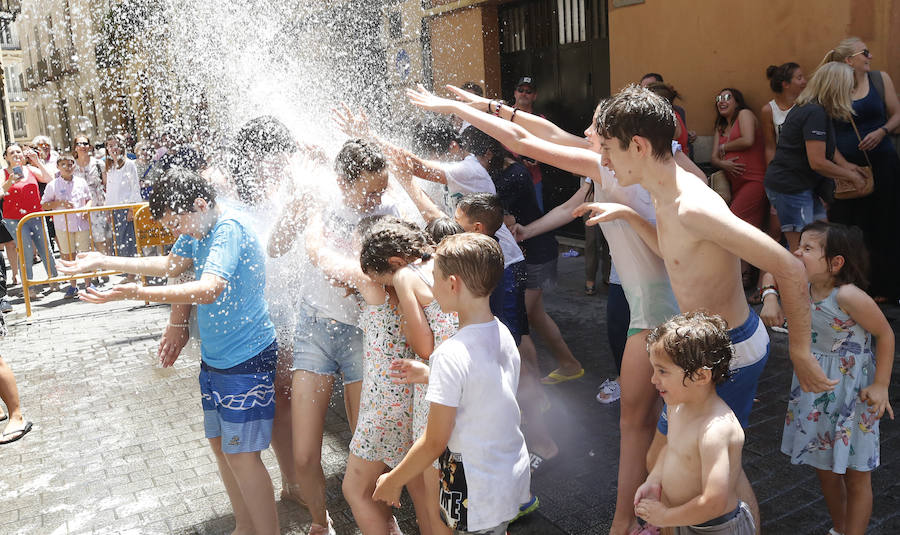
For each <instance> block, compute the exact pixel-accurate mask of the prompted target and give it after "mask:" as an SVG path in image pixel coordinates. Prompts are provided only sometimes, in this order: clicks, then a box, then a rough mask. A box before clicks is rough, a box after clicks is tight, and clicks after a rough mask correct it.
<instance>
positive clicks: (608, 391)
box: [597, 379, 622, 404]
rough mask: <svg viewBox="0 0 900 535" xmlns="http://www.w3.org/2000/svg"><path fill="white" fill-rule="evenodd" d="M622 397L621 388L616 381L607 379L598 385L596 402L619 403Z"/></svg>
mask: <svg viewBox="0 0 900 535" xmlns="http://www.w3.org/2000/svg"><path fill="white" fill-rule="evenodd" d="M621 397H622V388H621V387H620V386H619V382H618V381H612V380H610V379H607V380H605V381H603V384H602V385H600V392H598V393H597V401H599V402H600V403H603V404H607V403H613V402H615V401H619V398H621Z"/></svg>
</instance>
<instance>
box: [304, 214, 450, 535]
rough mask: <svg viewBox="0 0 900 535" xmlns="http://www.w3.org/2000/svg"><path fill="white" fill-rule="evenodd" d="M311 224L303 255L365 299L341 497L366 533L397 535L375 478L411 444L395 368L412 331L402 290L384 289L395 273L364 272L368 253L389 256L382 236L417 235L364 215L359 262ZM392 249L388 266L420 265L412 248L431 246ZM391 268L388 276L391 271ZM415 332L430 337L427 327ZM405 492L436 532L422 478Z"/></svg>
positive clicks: (406, 354) (409, 398)
mask: <svg viewBox="0 0 900 535" xmlns="http://www.w3.org/2000/svg"><path fill="white" fill-rule="evenodd" d="M309 225H310V227H309V228H308V229H307V231H308V234H307V238H306V250H307V254H308V255H309V257H310V260H311V261H312V262H313V263H314V264H315V265H316V266H318V267H319V268H320V269H321V270H323V271H324V272H325V273H327V274H328V275H329V276H331V277H334V278H335V279H337V280H339V281H341V282H343V283H345V284H347V285H349V286H352V287H353V288H355V289H356V290H357V291H358V292H359V294H360V296H361V297H362V298H363V300H364V302H365V304H364V305H361V308H362V314H361V316H360V329H362V331H363V336H364V347H365V350H364V351H365V355H364V359H363V365H364V372H363V384H362V393H361V399H360V409H359V417H358V420H357V424H356V429H355V431H354V434H353V439H352V441H351V443H350V456H349V458H348V460H347V469H346V474H345V476H344V481H343V492H344V497H345V498H346V500H347V502H348V503H349V504H350V508H351V509H352V511H353V516H354V518H355V519H356V523H357V524H358V525H359V528H360V530H361V531H362V532H363V533H364V534H365V535H369V534H396V533H400V530H399V527H398V526H397V523H396V520H395V519H394V518H393V517H392V516H391V511H390V508H389V507H387V506H385V505H384V504H380V503H376V502H375V501H373V500H372V493H373V492H374V490H375V481H376V480H377V479H378V476H380V475H381V474H382V473H384V472H385V471H386V469H390V468H393V467H394V466H396V465H397V464H398V463H399V462H400V460H401V459H402V458H403V456H404V455H405V454H406V452H407V450H409V448H410V446H412V443H413V440H414V437H413V434H412V433H413V421H414V417H413V391H412V388H411V387H410V386H409V385H398V384H395V383H394V382H393V381H392V378H391V371H390V368H391V364H392V362H394V361H395V360H399V359H414V358H415V353H414V352H413V351H412V348H411V347H410V345H409V344H408V343H407V340H406V336H405V334H404V333H405V332H409V329H404V328H403V327H402V326H401V324H402V323H403V321H402V320H403V317H402V316H401V313H400V308H399V304H400V303H399V299H398V292H397V291H396V290H395V289H394V288H393V287H391V286H390V284H387V283H389V282H390V280H389V279H390V278H391V277H390V275H388V276H387V277H385V276H381V277H379V276H377V275H374V276H370V275H367V274H366V271H370V270H367V269H366V267H367V265H368V264H369V263H371V261H372V258H373V256H372V255H371V254H368V255H367V253H368V252H369V250H370V249H373V248H374V249H376V250H378V251H379V252H381V253H383V254H390V253H391V252H392V251H390V250H388V249H389V248H385V247H384V246H385V244H384V243H381V246H379V244H378V242H379V241H380V240H379V238H378V236H381V237H382V238H383V237H384V236H386V235H396V234H397V233H396V232H391V230H392V229H394V230H396V229H405V230H406V231H409V232H406V233H405V234H406V235H409V234H412V232H413V231H412V229H410V228H409V227H407V226H406V223H404V222H402V221H400V220H399V219H395V218H388V217H383V216H382V217H379V216H375V217H367V218H364V219H363V220H362V221H361V222H360V223H359V225H358V226H357V229H356V235H357V239H358V240H359V241H361V242H362V247H361V249H362V250H363V251H364V253H363V254H362V256H361V259H360V264H354V263H352V262H348V261H346V260H345V257H344V256H343V255H342V254H341V253H339V252H337V251H334V249H332V248H329V246H328V245H326V243H325V240H324V238H322V237H323V236H324V235H325V234H324V232H320V230H321V226H322V222H321V219H320V218H318V217H313V218H312V220H311V221H310V223H309ZM372 234H374V235H375V236H376V239H375V241H372V240H370V235H372ZM395 245H397V246H398V247H395V248H399V249H401V251H398V252H397V254H399V255H400V257H397V256H393V255H392V256H388V257H386V258H385V259H384V261H385V263H387V262H388V261H389V260H391V261H396V260H395V259H407V258H408V259H409V260H415V258H413V257H415V256H416V255H415V254H413V251H416V250H420V249H421V248H422V247H423V246H427V243H425V240H424V238H423V239H422V240H421V243H419V242H418V241H417V240H406V241H405V242H404V240H402V238H401V239H399V240H398V242H396V244H395ZM416 258H418V257H416ZM402 261H404V262H405V261H406V260H402ZM360 266H362V269H360ZM386 271H387V272H388V273H390V270H389V269H387V270H386ZM426 329H427V326H426ZM417 334H422V335H425V334H427V335H428V336H431V334H430V330H429V331H428V332H427V333H425V332H422V333H417ZM419 338H421V337H419ZM407 490H408V491H409V493H410V496H411V497H412V499H413V503H414V505H415V506H416V510H417V512H419V511H421V513H422V514H417V516H418V517H419V523H420V530H421V531H422V533H428V534H430V533H432V531H430V530H428V518H429V517H428V516H427V515H426V514H425V511H427V509H428V508H426V506H425V504H426V500H428V498H429V497H427V496H426V492H425V487H424V482H423V481H422V480H418V481H416V482H415V484H411V485H409V486H408V487H407ZM437 503H438V502H437V498H435V500H434V506H433V508H434V509H437Z"/></svg>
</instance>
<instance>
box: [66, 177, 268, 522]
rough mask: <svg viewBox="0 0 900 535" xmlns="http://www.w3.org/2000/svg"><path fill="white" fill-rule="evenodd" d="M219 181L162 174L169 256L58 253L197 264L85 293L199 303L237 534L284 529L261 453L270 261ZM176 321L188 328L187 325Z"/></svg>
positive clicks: (73, 268) (154, 266)
mask: <svg viewBox="0 0 900 535" xmlns="http://www.w3.org/2000/svg"><path fill="white" fill-rule="evenodd" d="M215 199H216V197H215V193H214V192H213V190H212V186H211V185H210V184H209V183H207V182H206V181H205V180H203V178H201V177H200V176H199V175H197V174H196V173H194V172H192V171H188V170H186V169H181V168H172V169H170V170H169V171H168V172H166V174H165V175H164V176H163V178H162V180H160V181H158V182H156V183H155V184H154V187H153V192H152V193H151V195H150V213H151V215H152V216H153V218H154V219H156V220H157V221H160V222H161V223H162V224H163V225H165V226H166V227H167V228H168V229H169V230H170V231H171V232H172V233H174V234H177V235H179V237H178V241H177V242H175V245H174V247H173V248H172V252H171V253H169V255H168V256H155V257H145V258H134V257H121V256H104V255H102V254H100V253H98V252H91V253H81V254H79V255H78V256H77V258H76V260H72V261H65V260H62V261H60V264H61V266H62V267H61V271H63V272H64V273H70V274H75V273H85V272H90V271H94V270H96V269H114V270H119V271H124V272H126V273H139V274H144V275H149V276H155V277H175V276H177V275H179V274H181V273H183V272H184V271H186V270H187V269H189V268H191V267H193V268H194V271H195V273H196V276H197V280H196V281H193V282H187V283H184V284H176V285H171V286H149V287H141V286H139V285H137V284H122V285H116V286H114V287H113V288H112V289H110V290H107V291H103V292H100V291H97V290H95V289H93V288H88V289H87V290H86V291H84V292H82V293H81V294H80V297H81V299H83V300H85V301H88V302H92V303H104V302H107V301H114V300H120V299H135V300H139V301H145V300H146V301H157V302H163V303H181V304H198V305H199V306H198V307H197V319H198V326H199V331H200V344H201V353H202V359H201V365H200V369H201V371H200V391H201V395H202V404H203V420H204V422H203V424H204V427H205V430H206V438H208V439H209V444H210V447H211V448H212V450H213V453H215V455H216V461H217V462H218V465H219V472H220V474H221V476H222V481H223V482H224V484H225V489H226V491H227V492H228V497H229V499H230V500H231V505H232V508H233V510H234V516H235V524H236V526H235V532H236V533H237V532H241V533H243V532H255V533H259V534H273V535H274V534H277V533H279V528H278V514H277V511H276V509H275V497H274V492H273V490H272V480H271V479H270V478H269V473H268V472H267V471H266V467H265V465H264V464H263V463H262V460H261V459H260V451H262V450H264V449H266V448H268V447H269V442H270V440H271V436H272V418H273V417H274V413H275V388H274V386H273V380H274V375H275V362H276V343H275V328H274V327H273V325H272V322H271V321H270V320H269V311H268V308H267V307H266V302H265V300H264V299H263V290H264V289H265V283H266V279H265V270H263V269H260V266H263V265H264V263H265V257H264V256H263V252H262V247H261V246H260V244H259V241H258V239H257V237H256V235H255V234H253V232H251V231H250V230H249V229H250V227H249V226H248V225H247V224H246V223H245V222H244V221H243V220H242V219H241V216H240V215H239V214H238V213H236V212H233V211H230V210H227V209H224V208H221V207H219V206H218V205H217V204H216V200H215ZM174 327H178V328H184V329H187V327H188V326H187V324H184V325H175V326H174Z"/></svg>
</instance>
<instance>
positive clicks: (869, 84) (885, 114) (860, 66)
mask: <svg viewBox="0 0 900 535" xmlns="http://www.w3.org/2000/svg"><path fill="white" fill-rule="evenodd" d="M823 61H826V62H827V61H840V62H844V63H846V64H847V65H850V67H852V68H853V78H854V84H853V93H852V98H853V123H855V125H856V129H857V130H858V131H859V136H858V137H857V134H856V131H855V130H854V128H853V126H854V125H853V124H851V123H850V122H849V121H847V120H842V121H835V124H834V128H835V134H836V136H837V137H836V139H837V148H838V150H839V151H840V152H841V154H843V155H844V157H845V158H846V159H847V161H849V162H852V163H855V164H857V165H869V162H871V166H872V172H873V176H874V178H875V191H874V192H873V193H872V194H871V195H869V196H867V197H863V198H860V199H846V200H836V201H835V202H834V204H832V205H831V208H830V210H829V212H828V215H829V218H830V219H831V220H832V221H835V222H838V223H843V224H845V225H856V226H858V227H860V228H861V229H862V230H863V233H864V235H865V239H866V246H867V247H868V249H869V254H870V255H871V263H870V265H871V274H870V275H871V277H870V280H871V284H870V285H869V293H870V294H871V295H872V296H873V297H874V298H875V301H877V302H885V301H895V300H896V299H897V298H898V297H900V277H898V276H897V273H900V250H898V249H897V248H896V247H885V246H884V245H885V244H887V243H893V242H894V241H895V240H896V231H897V229H898V228H900V158H898V156H897V152H896V150H895V148H894V145H893V143H892V142H891V139H890V137H889V136H888V134H890V133H891V132H893V131H895V130H897V128H898V127H900V102H898V99H897V91H896V89H895V87H894V83H893V81H892V80H891V77H890V76H888V74H887V73H886V72H879V71H873V70H872V69H871V63H872V53H871V52H870V51H869V49H868V48H866V43H864V42H863V41H862V40H860V39H859V38H858V37H850V38H847V39H844V40H843V41H841V42H840V43H839V44H838V46H836V47H834V49H833V50H831V51H829V52H828V54H826V56H825V59H824V60H823ZM866 156H868V160H867V159H866Z"/></svg>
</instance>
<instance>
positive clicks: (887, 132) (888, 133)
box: [879, 126, 891, 136]
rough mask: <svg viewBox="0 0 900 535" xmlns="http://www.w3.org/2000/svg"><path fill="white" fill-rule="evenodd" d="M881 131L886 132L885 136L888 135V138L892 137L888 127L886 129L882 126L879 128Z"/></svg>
mask: <svg viewBox="0 0 900 535" xmlns="http://www.w3.org/2000/svg"><path fill="white" fill-rule="evenodd" d="M879 130H884V135H886V136H889V135H891V131H890V130H888V129H887V127H885V126H882V127H881V128H879Z"/></svg>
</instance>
